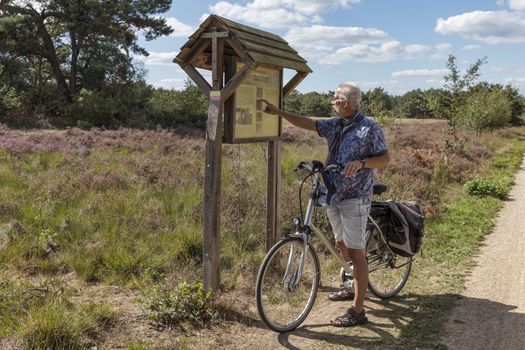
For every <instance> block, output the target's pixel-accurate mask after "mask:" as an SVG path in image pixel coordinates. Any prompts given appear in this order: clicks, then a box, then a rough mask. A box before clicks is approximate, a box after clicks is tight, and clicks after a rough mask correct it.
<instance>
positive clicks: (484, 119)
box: [458, 83, 512, 134]
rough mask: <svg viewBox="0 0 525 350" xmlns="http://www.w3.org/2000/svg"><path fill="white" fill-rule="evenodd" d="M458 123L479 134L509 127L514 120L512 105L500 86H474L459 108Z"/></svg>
mask: <svg viewBox="0 0 525 350" xmlns="http://www.w3.org/2000/svg"><path fill="white" fill-rule="evenodd" d="M459 115H460V116H461V117H460V118H459V119H458V122H459V123H460V125H461V126H464V127H467V128H469V129H472V130H474V131H476V132H477V133H478V134H479V133H481V132H483V131H485V130H488V131H492V130H494V129H497V128H501V127H504V126H507V125H508V123H509V122H510V120H511V118H512V103H511V101H510V99H509V98H508V97H507V96H506V95H505V92H504V90H503V87H502V86H501V85H499V84H493V85H489V84H487V83H481V84H478V85H476V86H474V87H473V88H472V89H471V91H469V93H468V95H467V96H466V98H465V100H464V104H463V105H462V106H461V107H460V108H459Z"/></svg>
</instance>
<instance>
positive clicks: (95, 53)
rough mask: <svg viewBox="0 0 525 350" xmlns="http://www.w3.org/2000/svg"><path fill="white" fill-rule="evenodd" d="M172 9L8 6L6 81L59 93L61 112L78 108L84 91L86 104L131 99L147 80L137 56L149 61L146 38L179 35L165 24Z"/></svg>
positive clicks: (90, 3)
mask: <svg viewBox="0 0 525 350" xmlns="http://www.w3.org/2000/svg"><path fill="white" fill-rule="evenodd" d="M170 6H171V0H138V1H129V0H115V1H95V0H39V1H10V0H0V39H2V40H0V64H2V66H4V67H7V70H4V71H5V72H7V73H9V74H6V73H3V77H0V79H3V80H4V81H5V82H7V83H8V84H9V86H15V85H16V86H15V87H16V88H17V90H18V91H22V90H21V85H24V84H25V85H31V86H35V88H34V91H37V92H38V91H39V90H40V91H44V92H47V91H51V92H54V95H57V94H58V95H59V96H60V98H61V100H62V101H59V102H57V105H64V104H65V105H70V104H72V103H75V102H78V101H76V97H77V94H78V92H79V91H80V90H82V89H83V91H84V92H83V94H84V96H83V98H84V100H85V97H86V96H85V94H86V91H88V92H89V91H91V92H92V93H90V94H89V96H91V98H92V97H93V96H96V95H100V96H104V97H108V98H113V97H114V96H115V95H120V96H126V95H127V93H128V92H129V90H130V83H133V82H135V81H140V80H141V79H142V71H141V69H138V70H137V66H136V65H135V64H134V63H133V54H141V55H146V56H147V55H148V53H147V51H146V50H145V49H144V48H142V47H141V46H139V45H138V35H139V34H140V33H142V34H143V35H144V36H145V38H146V40H152V39H155V38H157V37H159V36H162V35H167V34H169V33H171V32H172V28H170V27H169V26H168V25H167V24H166V21H165V19H163V18H160V17H158V14H160V13H163V12H165V11H167V10H168V9H169V8H170ZM15 71H18V72H24V74H23V75H21V77H22V78H21V79H22V80H23V81H22V82H21V81H13V76H15V74H14V72H15ZM139 85H140V82H139ZM53 87H54V89H53ZM133 89H135V90H136V89H137V87H133V88H132V90H133ZM53 90H55V91H53ZM35 95H37V96H38V93H35ZM44 95H45V94H44ZM45 97H46V96H44V97H43V98H42V99H44V98H45ZM32 102H33V101H32ZM115 102H116V103H117V104H118V105H119V108H120V107H123V105H121V104H120V102H121V101H118V98H117V99H116V100H115ZM126 102H130V101H129V100H128V101H126ZM45 103H46V104H47V105H48V107H49V105H50V104H52V103H51V102H50V101H49V100H48V101H45Z"/></svg>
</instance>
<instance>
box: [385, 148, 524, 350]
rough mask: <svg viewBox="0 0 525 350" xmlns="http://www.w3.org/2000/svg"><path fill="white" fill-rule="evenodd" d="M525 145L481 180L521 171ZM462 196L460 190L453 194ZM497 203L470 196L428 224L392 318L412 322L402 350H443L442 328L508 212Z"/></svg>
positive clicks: (403, 333) (401, 342) (500, 159)
mask: <svg viewBox="0 0 525 350" xmlns="http://www.w3.org/2000/svg"><path fill="white" fill-rule="evenodd" d="M524 152H525V142H523V141H520V142H518V143H515V144H514V145H513V147H512V148H511V149H510V150H508V151H506V152H505V153H504V154H502V155H500V156H499V157H497V158H496V159H495V160H494V161H493V162H491V164H490V165H489V166H488V167H487V168H486V169H485V171H484V172H483V173H480V174H478V175H479V176H482V177H485V176H486V177H487V178H492V179H493V178H501V177H511V176H512V174H514V173H515V171H516V170H517V168H518V167H519V166H520V164H521V162H522V159H523V154H524ZM450 190H452V191H461V190H462V189H461V188H458V187H457V186H456V187H454V188H452V189H450ZM503 204H504V202H503V201H502V200H499V199H496V198H493V197H477V196H470V195H465V196H464V197H463V198H461V199H460V200H458V201H456V202H454V203H448V204H445V205H444V209H443V211H442V212H441V214H440V215H439V216H438V217H436V218H434V219H432V220H428V221H427V222H426V237H425V242H424V245H423V253H422V255H421V256H420V257H418V258H417V260H416V262H415V264H414V270H413V272H412V274H411V276H410V279H409V282H408V284H407V286H406V287H405V289H404V293H405V295H404V296H403V297H401V298H402V303H401V305H403V306H402V307H399V308H397V309H396V310H395V311H396V312H395V313H393V315H392V317H403V316H406V317H409V318H410V319H411V321H410V322H409V323H408V325H407V326H405V327H402V329H401V333H400V336H399V338H398V342H399V345H403V346H404V347H406V348H418V349H427V348H436V349H440V348H444V347H443V346H441V345H439V336H440V331H441V327H442V326H443V324H444V322H445V321H446V319H447V315H448V313H449V311H450V310H451V309H452V308H453V307H454V305H455V303H456V301H457V300H458V299H459V295H460V293H461V291H462V290H463V287H464V278H465V277H466V275H467V274H468V272H469V271H470V269H471V267H472V263H473V257H474V255H475V254H476V253H477V251H478V249H479V247H480V244H481V242H482V241H483V239H484V237H485V236H486V235H487V234H488V233H490V232H491V230H492V228H493V225H494V221H493V220H494V219H493V218H494V217H495V216H496V215H497V212H498V210H499V209H500V208H501V207H502V206H503Z"/></svg>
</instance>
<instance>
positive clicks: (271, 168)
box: [266, 69, 284, 251]
mask: <svg viewBox="0 0 525 350" xmlns="http://www.w3.org/2000/svg"><path fill="white" fill-rule="evenodd" d="M279 80H280V84H281V85H282V81H283V70H282V69H281V72H280V78H279ZM283 106H284V96H283V91H282V90H281V95H280V96H279V108H281V109H282V108H283ZM279 123H281V120H279ZM267 163H268V184H267V186H266V191H267V195H266V201H267V202H266V218H267V219H266V251H269V250H270V248H271V247H272V246H273V245H274V244H275V243H276V242H277V239H278V238H279V235H280V234H281V217H280V213H281V141H278V140H277V141H270V142H268V162H267Z"/></svg>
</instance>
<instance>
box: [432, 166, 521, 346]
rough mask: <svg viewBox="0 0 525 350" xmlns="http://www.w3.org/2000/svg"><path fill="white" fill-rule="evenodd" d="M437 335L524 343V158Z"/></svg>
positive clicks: (467, 341)
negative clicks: (514, 180)
mask: <svg viewBox="0 0 525 350" xmlns="http://www.w3.org/2000/svg"><path fill="white" fill-rule="evenodd" d="M442 341H443V343H444V344H446V345H447V346H448V347H449V349H506V350H511V349H520V350H522V349H525V161H524V163H522V166H521V168H520V170H519V171H518V173H517V174H516V184H515V186H514V187H513V189H512V191H511V193H510V200H509V201H507V202H506V203H505V207H504V208H503V209H502V210H501V212H500V214H499V216H498V218H497V221H496V226H495V229H494V232H493V233H492V234H490V235H489V236H488V237H487V238H486V241H485V244H484V246H483V247H482V249H481V251H480V253H479V256H478V257H477V259H476V265H475V267H474V269H473V271H472V274H471V275H470V277H469V278H468V280H467V283H466V286H465V291H464V292H463V293H462V298H461V299H460V300H459V302H458V305H457V307H456V308H455V309H454V311H453V313H452V315H451V316H450V319H449V321H448V323H447V325H446V327H445V332H444V335H443V338H442Z"/></svg>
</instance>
